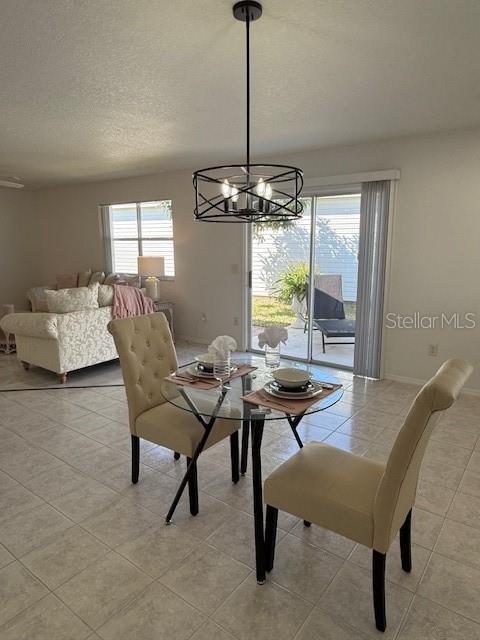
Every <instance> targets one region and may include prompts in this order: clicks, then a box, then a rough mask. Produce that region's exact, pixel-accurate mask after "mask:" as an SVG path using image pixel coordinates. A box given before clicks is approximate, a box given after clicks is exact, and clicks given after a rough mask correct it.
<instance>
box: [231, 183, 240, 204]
mask: <svg viewBox="0 0 480 640" xmlns="http://www.w3.org/2000/svg"><path fill="white" fill-rule="evenodd" d="M230 194H231V196H232V202H237V200H238V189H237V187H231V189H230Z"/></svg>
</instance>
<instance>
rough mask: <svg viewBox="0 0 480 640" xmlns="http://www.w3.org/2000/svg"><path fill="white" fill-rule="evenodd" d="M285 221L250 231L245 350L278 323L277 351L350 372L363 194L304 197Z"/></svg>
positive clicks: (331, 194) (256, 342)
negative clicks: (281, 341)
mask: <svg viewBox="0 0 480 640" xmlns="http://www.w3.org/2000/svg"><path fill="white" fill-rule="evenodd" d="M303 204H304V214H303V217H302V218H301V219H300V220H297V221H295V222H290V223H287V224H285V223H282V224H279V223H266V224H260V225H252V226H251V229H250V242H249V249H250V251H249V254H250V265H251V269H250V282H249V285H250V286H249V297H250V300H249V302H250V304H249V309H250V314H249V316H250V317H249V336H248V338H249V340H248V342H249V348H250V349H252V350H257V349H258V348H259V347H258V334H259V333H260V332H262V331H263V329H264V328H265V327H268V326H282V327H285V328H286V329H287V331H288V341H287V344H286V345H282V353H283V354H284V355H286V356H290V357H293V358H297V359H302V360H306V361H312V362H320V363H328V364H332V365H336V366H341V367H347V368H351V367H352V366H353V352H354V340H355V312H356V303H357V276H358V239H359V225H360V193H359V191H357V190H356V191H355V192H354V193H352V192H351V193H330V194H328V195H312V196H309V197H305V198H303Z"/></svg>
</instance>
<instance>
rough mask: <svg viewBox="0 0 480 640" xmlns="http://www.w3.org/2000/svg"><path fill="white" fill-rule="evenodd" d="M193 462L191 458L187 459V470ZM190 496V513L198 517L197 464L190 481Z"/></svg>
mask: <svg viewBox="0 0 480 640" xmlns="http://www.w3.org/2000/svg"><path fill="white" fill-rule="evenodd" d="M190 462H191V458H187V468H188V465H189V464H190ZM188 496H189V498H190V513H191V514H192V516H196V515H197V513H198V478H197V463H195V469H194V470H193V473H192V476H191V478H190V479H189V481H188Z"/></svg>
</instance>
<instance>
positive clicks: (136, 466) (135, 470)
mask: <svg viewBox="0 0 480 640" xmlns="http://www.w3.org/2000/svg"><path fill="white" fill-rule="evenodd" d="M139 471H140V438H139V437H138V436H133V435H132V482H133V484H137V482H138V474H139Z"/></svg>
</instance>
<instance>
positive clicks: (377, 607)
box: [372, 549, 387, 631]
mask: <svg viewBox="0 0 480 640" xmlns="http://www.w3.org/2000/svg"><path fill="white" fill-rule="evenodd" d="M386 557H387V556H386V554H385V553H380V552H379V551H375V549H374V550H373V555H372V577H373V609H374V611H375V625H376V627H377V629H378V630H379V631H385V629H386V628H387V620H386V616H385V560H386Z"/></svg>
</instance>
